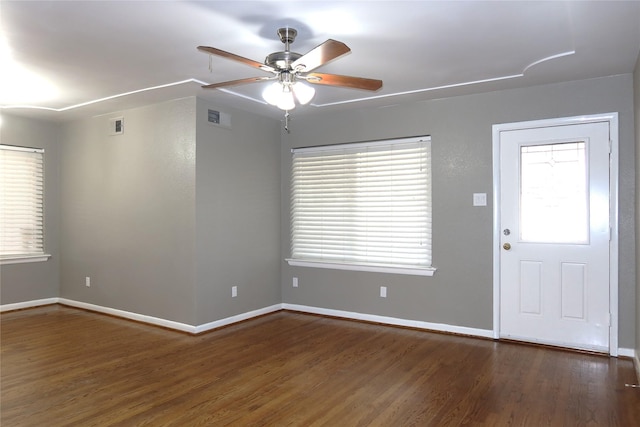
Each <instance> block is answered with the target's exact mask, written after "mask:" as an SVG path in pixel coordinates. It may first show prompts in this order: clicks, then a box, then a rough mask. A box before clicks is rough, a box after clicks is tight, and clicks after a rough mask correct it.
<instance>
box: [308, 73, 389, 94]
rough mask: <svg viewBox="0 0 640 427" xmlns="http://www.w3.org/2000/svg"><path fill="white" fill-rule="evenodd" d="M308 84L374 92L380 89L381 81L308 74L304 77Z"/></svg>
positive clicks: (336, 75) (335, 75)
mask: <svg viewBox="0 0 640 427" xmlns="http://www.w3.org/2000/svg"><path fill="white" fill-rule="evenodd" d="M304 78H305V79H307V81H308V82H309V83H312V84H317V85H329V86H343V87H350V88H353V89H363V90H371V91H376V90H378V89H380V88H381V87H382V80H375V79H365V78H364V77H351V76H340V75H338V74H323V73H309V74H307V75H306V76H305V77H304Z"/></svg>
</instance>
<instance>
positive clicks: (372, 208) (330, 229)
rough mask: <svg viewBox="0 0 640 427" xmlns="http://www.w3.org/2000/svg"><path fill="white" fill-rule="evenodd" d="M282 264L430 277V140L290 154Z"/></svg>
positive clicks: (302, 150) (331, 147) (342, 146)
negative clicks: (287, 249)
mask: <svg viewBox="0 0 640 427" xmlns="http://www.w3.org/2000/svg"><path fill="white" fill-rule="evenodd" d="M287 262H288V263H289V264H290V265H296V266H307V267H322V268H335V269H346V270H361V271H375V272H388V273H400V274H415V275H425V276H430V275H433V273H434V271H435V269H434V268H433V267H432V265H431V138H430V137H428V136H424V137H413V138H403V139H394V140H384V141H372V142H362V143H352V144H337V145H329V146H322V147H307V148H295V149H293V150H292V170H291V257H290V258H289V259H287Z"/></svg>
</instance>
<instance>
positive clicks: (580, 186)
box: [520, 142, 589, 244]
mask: <svg viewBox="0 0 640 427" xmlns="http://www.w3.org/2000/svg"><path fill="white" fill-rule="evenodd" d="M586 157H587V156H586V144H585V142H571V143H558V144H548V145H530V146H523V147H520V239H521V241H525V242H540V243H542V242H548V243H577V244H584V243H588V239H589V214H588V213H589V195H588V186H587V181H588V178H587V167H586Z"/></svg>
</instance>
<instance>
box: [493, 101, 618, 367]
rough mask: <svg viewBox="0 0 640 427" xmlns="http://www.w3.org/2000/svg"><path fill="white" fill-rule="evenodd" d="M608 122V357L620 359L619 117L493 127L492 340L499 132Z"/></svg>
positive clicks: (496, 330) (496, 328) (496, 315)
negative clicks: (609, 228)
mask: <svg viewBox="0 0 640 427" xmlns="http://www.w3.org/2000/svg"><path fill="white" fill-rule="evenodd" d="M596 122H608V123H609V139H610V141H611V156H610V167H609V190H610V199H609V215H610V218H611V239H610V241H609V266H610V268H609V305H610V307H609V313H610V314H611V322H610V328H609V354H610V355H611V356H618V164H619V159H618V113H606V114H595V115H587V116H576V117H564V118H558V119H545V120H534V121H527V122H517V123H504V124H495V125H493V338H495V339H499V338H500V238H501V237H500V220H501V219H500V203H501V201H500V132H502V131H508V130H522V129H532V128H540V127H552V126H563V125H571V124H584V123H596Z"/></svg>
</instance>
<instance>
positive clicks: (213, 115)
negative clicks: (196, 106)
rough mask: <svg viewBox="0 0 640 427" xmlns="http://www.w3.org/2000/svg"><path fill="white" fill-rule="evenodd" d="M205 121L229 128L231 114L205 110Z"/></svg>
mask: <svg viewBox="0 0 640 427" xmlns="http://www.w3.org/2000/svg"><path fill="white" fill-rule="evenodd" d="M207 122H209V124H212V125H215V126H222V127H225V128H229V129H230V128H231V115H230V114H227V113H223V112H222V111H217V110H212V109H208V110H207Z"/></svg>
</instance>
